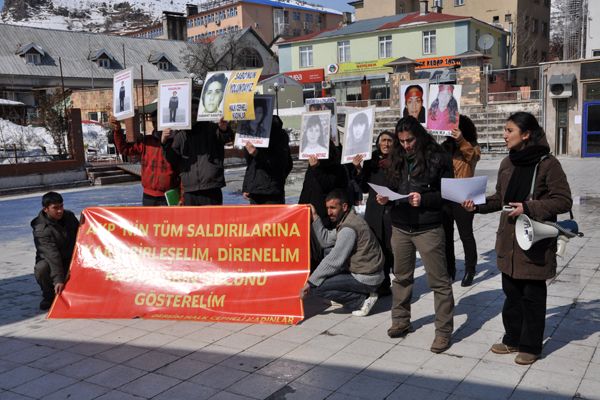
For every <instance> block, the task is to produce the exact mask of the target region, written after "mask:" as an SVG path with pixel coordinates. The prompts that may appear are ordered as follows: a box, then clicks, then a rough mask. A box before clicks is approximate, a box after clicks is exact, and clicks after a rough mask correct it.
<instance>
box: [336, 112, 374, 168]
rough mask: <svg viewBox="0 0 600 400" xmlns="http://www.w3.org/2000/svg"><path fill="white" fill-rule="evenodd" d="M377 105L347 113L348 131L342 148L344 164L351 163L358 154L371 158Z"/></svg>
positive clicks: (365, 158)
mask: <svg viewBox="0 0 600 400" xmlns="http://www.w3.org/2000/svg"><path fill="white" fill-rule="evenodd" d="M374 116H375V107H368V108H364V109H359V111H354V112H352V113H349V114H347V115H346V132H345V135H344V146H343V148H342V164H347V163H351V162H352V160H353V159H354V157H355V156H356V155H357V154H360V155H362V156H363V159H364V160H370V159H371V152H372V147H373V145H372V142H373V120H374Z"/></svg>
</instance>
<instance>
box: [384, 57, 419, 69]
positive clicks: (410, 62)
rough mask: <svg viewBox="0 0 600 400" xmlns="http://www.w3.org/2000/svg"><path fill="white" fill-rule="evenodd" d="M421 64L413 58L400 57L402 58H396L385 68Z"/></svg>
mask: <svg viewBox="0 0 600 400" xmlns="http://www.w3.org/2000/svg"><path fill="white" fill-rule="evenodd" d="M419 64H420V63H419V62H418V61H416V60H413V59H412V58H408V57H400V58H396V59H395V60H394V61H390V62H389V63H387V64H385V65H384V66H385V67H395V66H397V65H419Z"/></svg>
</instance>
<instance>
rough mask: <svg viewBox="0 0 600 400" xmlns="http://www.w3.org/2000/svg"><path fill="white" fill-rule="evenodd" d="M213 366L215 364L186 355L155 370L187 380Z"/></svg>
mask: <svg viewBox="0 0 600 400" xmlns="http://www.w3.org/2000/svg"><path fill="white" fill-rule="evenodd" d="M212 366H213V364H209V363H205V362H201V361H198V360H196V359H193V358H190V357H184V358H180V359H179V360H176V361H173V362H172V363H170V364H168V365H165V366H164V367H161V368H159V369H157V370H156V371H155V372H156V373H158V374H162V375H166V376H170V377H172V378H177V379H181V380H186V379H189V378H191V377H192V376H194V375H197V374H199V373H200V372H202V371H204V370H207V369H208V368H210V367H212Z"/></svg>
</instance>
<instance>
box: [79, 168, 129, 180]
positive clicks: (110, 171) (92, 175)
mask: <svg viewBox="0 0 600 400" xmlns="http://www.w3.org/2000/svg"><path fill="white" fill-rule="evenodd" d="M121 174H123V171H122V170H121V169H119V168H112V169H107V170H104V171H88V177H89V178H90V179H96V178H100V177H103V176H113V175H121Z"/></svg>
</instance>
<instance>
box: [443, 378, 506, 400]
mask: <svg viewBox="0 0 600 400" xmlns="http://www.w3.org/2000/svg"><path fill="white" fill-rule="evenodd" d="M513 390H514V386H507V385H503V384H501V383H498V382H495V381H492V380H485V379H482V378H474V377H467V378H465V380H463V381H462V382H461V383H460V384H459V385H458V387H457V388H456V389H455V390H454V392H453V395H454V396H456V399H461V398H469V399H486V400H505V399H508V398H509V397H510V396H511V395H512V393H513Z"/></svg>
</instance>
